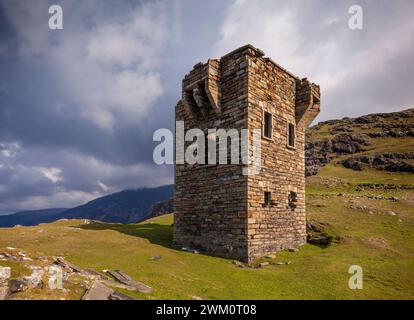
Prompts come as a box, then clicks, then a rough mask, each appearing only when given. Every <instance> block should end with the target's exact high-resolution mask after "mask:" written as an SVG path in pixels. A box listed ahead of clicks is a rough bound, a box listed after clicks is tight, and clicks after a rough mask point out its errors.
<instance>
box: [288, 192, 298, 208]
mask: <svg viewBox="0 0 414 320" xmlns="http://www.w3.org/2000/svg"><path fill="white" fill-rule="evenodd" d="M296 201H297V194H296V192H293V191H291V192H290V193H289V197H288V202H289V207H290V208H291V209H295V208H296Z"/></svg>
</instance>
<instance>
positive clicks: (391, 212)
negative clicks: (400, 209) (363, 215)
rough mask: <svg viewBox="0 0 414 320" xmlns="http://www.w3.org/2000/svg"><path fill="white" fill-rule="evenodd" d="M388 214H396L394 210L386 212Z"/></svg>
mask: <svg viewBox="0 0 414 320" xmlns="http://www.w3.org/2000/svg"><path fill="white" fill-rule="evenodd" d="M387 213H388V214H389V215H390V216H396V215H397V214H396V213H395V212H394V211H388V212H387Z"/></svg>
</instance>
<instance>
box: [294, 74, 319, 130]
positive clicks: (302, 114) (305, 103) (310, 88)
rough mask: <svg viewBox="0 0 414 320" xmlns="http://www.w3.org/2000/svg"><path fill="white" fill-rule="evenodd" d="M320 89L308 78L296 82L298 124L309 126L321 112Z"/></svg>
mask: <svg viewBox="0 0 414 320" xmlns="http://www.w3.org/2000/svg"><path fill="white" fill-rule="evenodd" d="M320 106H321V100H320V89H319V86H317V85H316V84H314V83H310V82H309V81H308V80H307V79H306V78H305V79H302V80H298V81H297V82H296V110H295V113H296V115H295V117H296V125H297V126H298V127H299V126H300V127H304V128H307V127H308V126H309V125H310V124H311V123H312V121H313V120H314V119H315V118H316V117H317V115H318V114H319V112H320Z"/></svg>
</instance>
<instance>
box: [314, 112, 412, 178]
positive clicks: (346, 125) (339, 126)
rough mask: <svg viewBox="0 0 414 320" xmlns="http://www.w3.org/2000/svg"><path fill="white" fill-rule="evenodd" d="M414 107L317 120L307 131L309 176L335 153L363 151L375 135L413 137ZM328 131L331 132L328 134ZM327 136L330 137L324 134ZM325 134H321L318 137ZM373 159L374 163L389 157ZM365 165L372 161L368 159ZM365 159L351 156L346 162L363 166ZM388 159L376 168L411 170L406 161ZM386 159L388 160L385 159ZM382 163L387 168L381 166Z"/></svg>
mask: <svg viewBox="0 0 414 320" xmlns="http://www.w3.org/2000/svg"><path fill="white" fill-rule="evenodd" d="M413 118H414V108H411V109H407V110H404V111H399V112H391V113H377V114H369V115H365V116H362V117H358V118H343V119H341V120H329V121H324V122H320V123H318V124H317V125H316V126H313V127H312V128H310V129H309V130H308V132H307V141H309V142H308V143H307V144H306V176H311V175H315V174H317V173H318V170H319V169H320V168H321V167H323V166H325V165H326V164H327V163H329V162H330V161H332V160H333V159H334V158H335V157H337V156H341V155H346V154H355V153H359V152H362V151H364V150H365V149H366V147H367V146H369V145H370V144H371V142H372V139H377V138H384V137H394V138H403V137H414V121H413ZM327 133H329V135H327ZM326 136H328V137H329V138H324V137H326ZM318 137H322V138H318ZM387 157H388V156H387V155H384V157H382V159H381V157H380V159H372V162H373V163H376V161H378V162H381V161H382V160H384V161H385V160H386V159H387ZM365 160H366V163H365V164H366V165H370V164H371V160H370V159H365ZM365 160H360V161H358V160H355V159H350V160H349V161H348V162H346V163H344V166H347V167H352V168H355V170H361V169H362V168H363V167H364V161H365ZM395 160H397V159H394V160H392V161H388V164H382V165H379V167H378V168H377V169H381V170H387V171H402V172H412V171H411V170H412V166H411V164H407V163H406V162H405V161H395ZM385 162H386V161H385ZM381 166H383V167H384V168H382V167H381Z"/></svg>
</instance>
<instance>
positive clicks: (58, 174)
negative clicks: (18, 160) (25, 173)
mask: <svg viewBox="0 0 414 320" xmlns="http://www.w3.org/2000/svg"><path fill="white" fill-rule="evenodd" d="M39 170H40V172H41V173H43V175H44V176H45V177H46V178H48V179H49V180H50V181H52V182H53V183H57V182H59V181H62V179H63V178H62V170H61V169H59V168H39Z"/></svg>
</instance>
